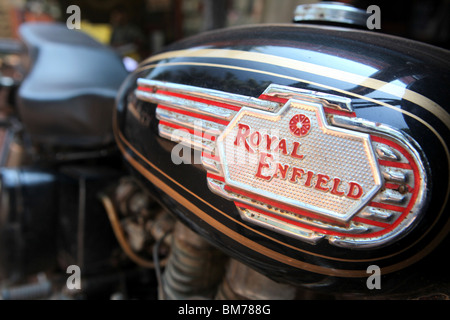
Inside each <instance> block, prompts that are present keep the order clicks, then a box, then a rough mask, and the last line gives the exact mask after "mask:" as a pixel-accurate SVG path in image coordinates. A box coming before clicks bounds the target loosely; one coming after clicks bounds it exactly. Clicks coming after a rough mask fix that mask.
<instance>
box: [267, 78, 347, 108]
mask: <svg viewBox="0 0 450 320" xmlns="http://www.w3.org/2000/svg"><path fill="white" fill-rule="evenodd" d="M263 94H265V95H268V96H274V97H278V98H284V99H288V100H289V99H299V100H302V101H309V102H315V103H321V104H322V105H323V106H324V107H328V108H332V109H336V110H341V111H346V112H353V106H352V100H351V99H350V98H346V97H341V96H336V95H332V94H328V93H323V92H317V91H312V90H305V89H299V88H293V87H287V86H282V85H278V84H271V85H270V86H269V87H268V88H267V89H266V90H265V91H264V92H263Z"/></svg>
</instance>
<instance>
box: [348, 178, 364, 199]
mask: <svg viewBox="0 0 450 320" xmlns="http://www.w3.org/2000/svg"><path fill="white" fill-rule="evenodd" d="M355 191H356V194H355ZM362 195H363V188H362V187H361V186H360V185H359V184H357V183H356V182H350V183H349V190H348V193H347V197H348V198H351V199H355V200H358V199H359V198H361V196H362Z"/></svg>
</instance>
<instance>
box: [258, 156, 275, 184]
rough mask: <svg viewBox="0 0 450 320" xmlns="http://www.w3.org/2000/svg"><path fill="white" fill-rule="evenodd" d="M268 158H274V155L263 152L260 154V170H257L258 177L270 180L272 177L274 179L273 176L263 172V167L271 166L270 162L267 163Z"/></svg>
mask: <svg viewBox="0 0 450 320" xmlns="http://www.w3.org/2000/svg"><path fill="white" fill-rule="evenodd" d="M267 158H271V159H273V156H272V155H271V154H270V153H264V152H261V154H260V155H259V164H258V171H257V172H256V177H257V178H261V179H264V180H267V181H269V180H270V179H272V177H270V176H264V175H263V174H262V169H263V168H269V164H267V163H266V159H267Z"/></svg>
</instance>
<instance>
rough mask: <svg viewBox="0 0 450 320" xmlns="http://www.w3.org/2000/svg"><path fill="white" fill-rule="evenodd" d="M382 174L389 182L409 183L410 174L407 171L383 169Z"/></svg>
mask: <svg viewBox="0 0 450 320" xmlns="http://www.w3.org/2000/svg"><path fill="white" fill-rule="evenodd" d="M381 174H382V175H383V178H384V179H385V180H387V181H391V182H396V183H401V184H403V183H406V182H407V181H408V173H407V172H405V170H401V169H392V168H384V169H383V168H382V169H381Z"/></svg>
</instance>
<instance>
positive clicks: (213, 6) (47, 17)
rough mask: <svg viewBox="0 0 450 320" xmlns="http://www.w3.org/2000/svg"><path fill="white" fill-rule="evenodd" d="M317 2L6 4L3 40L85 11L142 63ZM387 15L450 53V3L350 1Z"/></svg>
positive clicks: (109, 39)
mask: <svg viewBox="0 0 450 320" xmlns="http://www.w3.org/2000/svg"><path fill="white" fill-rule="evenodd" d="M315 2H318V1H317V0H128V1H123V0H0V38H11V39H16V38H17V29H18V27H19V26H20V24H21V23H23V22H27V21H48V22H52V21H59V22H63V23H65V22H66V20H67V18H68V17H69V16H70V15H71V13H66V11H67V7H68V6H70V5H77V6H79V8H80V9H81V31H83V32H87V33H89V34H91V35H92V36H93V37H95V38H96V39H97V40H99V41H101V42H103V43H105V44H108V45H111V46H113V47H114V48H116V49H117V50H118V51H119V52H120V53H121V54H123V55H130V56H132V57H133V58H135V59H136V60H140V59H142V58H145V57H147V56H148V55H151V54H153V53H155V52H158V51H159V50H161V48H162V47H164V46H165V45H167V44H170V43H171V42H174V41H176V40H178V39H181V38H185V37H188V36H191V35H195V34H197V33H200V32H204V31H207V30H212V29H216V28H223V27H232V26H238V25H245V24H255V23H291V22H292V20H293V17H294V10H295V8H296V6H297V5H300V4H306V3H315ZM341 2H346V3H351V4H354V5H355V6H357V7H360V8H363V9H366V8H367V7H368V6H369V5H371V4H376V5H378V6H379V7H380V9H381V21H382V22H381V27H382V29H381V32H384V33H390V34H395V35H400V36H404V37H408V38H411V39H416V40H420V41H424V42H428V43H431V44H434V45H437V46H441V47H445V48H450V45H449V43H450V0H435V1H433V0H432V1H430V0H396V1H392V0H389V1H386V0H381V1H377V0H353V1H352V0H347V1H341Z"/></svg>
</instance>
